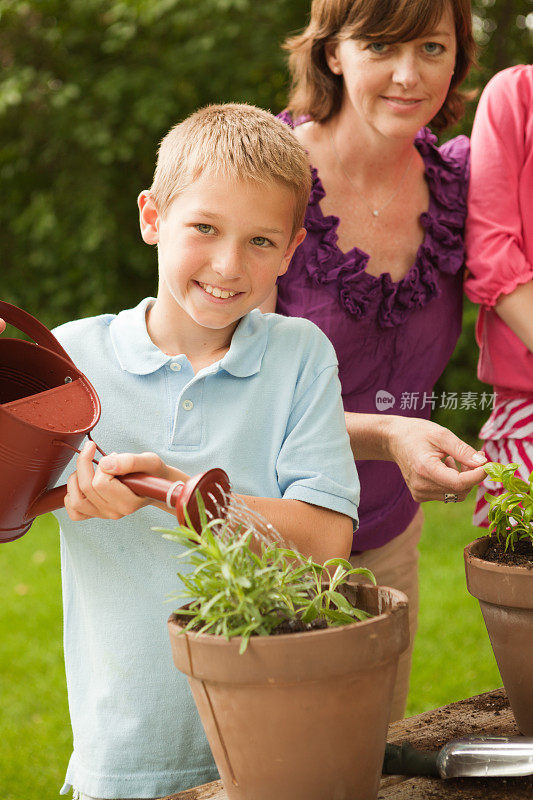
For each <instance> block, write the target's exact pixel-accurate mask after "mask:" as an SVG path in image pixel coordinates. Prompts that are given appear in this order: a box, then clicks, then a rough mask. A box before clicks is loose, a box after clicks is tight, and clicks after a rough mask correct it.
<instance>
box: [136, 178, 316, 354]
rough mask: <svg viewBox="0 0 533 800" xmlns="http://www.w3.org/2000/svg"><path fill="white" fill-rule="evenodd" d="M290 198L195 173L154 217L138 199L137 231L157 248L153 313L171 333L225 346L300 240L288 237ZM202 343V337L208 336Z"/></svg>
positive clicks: (147, 199)
mask: <svg viewBox="0 0 533 800" xmlns="http://www.w3.org/2000/svg"><path fill="white" fill-rule="evenodd" d="M294 203H295V199H294V194H293V193H292V192H291V191H290V190H289V189H288V188H286V187H285V186H283V185H282V184H281V183H275V182H273V183H270V184H267V185H264V184H259V183H254V182H252V181H243V180H238V179H231V178H225V177H223V176H214V175H212V174H209V173H206V172H204V173H202V174H201V175H200V177H199V178H198V179H197V180H195V181H194V182H193V183H192V184H191V185H190V186H188V187H187V188H186V189H184V190H183V191H182V192H180V194H178V196H177V197H176V198H175V199H174V200H173V201H172V203H171V204H170V206H169V208H168V210H167V212H166V213H165V215H164V216H163V217H161V216H160V215H159V214H158V212H157V208H156V206H155V204H154V201H153V199H152V198H151V196H150V193H149V192H142V193H141V195H140V196H139V208H140V212H141V232H142V236H143V239H144V241H145V242H147V243H148V244H157V245H158V260H159V291H158V297H157V303H156V306H155V307H154V310H153V312H152V314H153V313H156V314H158V315H160V319H163V317H164V318H165V319H166V320H167V324H170V325H172V326H173V327H174V329H175V330H176V331H177V330H181V331H186V332H189V333H194V332H195V331H196V332H203V333H207V331H217V332H218V333H217V337H218V340H220V334H222V338H224V336H225V335H226V334H227V338H228V344H229V340H230V339H231V335H232V333H233V331H234V330H235V327H236V325H237V323H238V321H239V320H240V319H241V317H243V316H244V315H245V314H247V313H248V312H249V311H251V310H252V309H253V308H256V307H257V306H258V305H260V303H262V302H263V301H264V300H265V299H266V298H267V297H268V295H269V294H270V293H271V291H272V289H273V288H274V285H275V282H276V278H277V277H278V275H282V274H283V273H284V272H285V271H286V270H287V267H288V265H289V262H290V260H291V258H292V254H293V253H294V250H295V249H296V247H297V246H298V244H299V243H300V242H301V241H302V240H303V238H304V237H305V230H304V229H303V228H302V229H300V230H299V231H297V232H296V234H295V235H294V236H293V235H292V234H293V222H294ZM207 335H208V336H209V334H207Z"/></svg>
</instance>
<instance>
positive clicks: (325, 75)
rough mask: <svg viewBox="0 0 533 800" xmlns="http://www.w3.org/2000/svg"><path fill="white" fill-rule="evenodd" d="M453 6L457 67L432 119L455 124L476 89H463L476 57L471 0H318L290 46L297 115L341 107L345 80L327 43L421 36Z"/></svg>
mask: <svg viewBox="0 0 533 800" xmlns="http://www.w3.org/2000/svg"><path fill="white" fill-rule="evenodd" d="M447 7H450V8H451V10H452V12H453V18H454V22H455V34H456V38H457V55H456V60H455V72H454V74H453V75H452V80H451V83H450V88H449V90H448V95H447V97H446V100H445V101H444V104H443V106H442V108H441V109H440V110H439V112H438V113H437V114H436V115H435V117H434V118H433V119H432V120H431V123H430V124H431V126H432V127H433V128H434V129H435V130H437V131H441V130H444V129H445V128H447V127H449V126H451V125H454V124H455V123H456V122H458V121H459V120H460V119H461V117H462V116H463V114H464V107H465V101H466V100H468V99H470V98H471V93H463V92H460V91H459V86H460V84H461V83H462V82H463V80H464V79H465V78H466V76H467V74H468V71H469V69H470V67H471V66H472V65H473V64H475V56H476V44H475V41H474V38H473V34H472V9H471V1H470V0H313V3H312V5H311V17H310V20H309V24H308V26H307V28H305V30H304V31H303V32H302V33H301V34H299V35H297V36H293V37H291V38H290V39H287V41H286V42H285V45H284V47H285V49H286V50H288V51H289V53H290V56H289V67H290V71H291V78H292V86H291V92H290V96H289V109H290V110H291V111H292V113H293V115H294V116H295V117H298V116H301V115H304V114H305V115H309V116H310V117H311V118H312V119H314V120H316V121H317V122H324V121H325V120H327V119H329V118H330V117H332V116H334V115H335V114H336V113H337V112H338V111H339V109H340V106H341V100H342V92H343V79H342V76H341V75H334V74H333V73H332V72H331V70H330V69H329V67H328V64H327V61H326V55H325V46H326V43H328V42H332V41H333V42H337V41H340V40H341V39H348V38H354V39H355V38H363V39H369V40H370V41H377V40H379V41H380V42H384V43H386V44H390V43H394V42H406V41H409V40H410V39H418V38H419V37H421V36H424V34H425V33H426V32H428V31H430V30H431V29H433V28H434V26H435V24H436V23H437V22H438V21H439V20H440V18H441V17H442V15H443V13H444V12H445V10H446V8H447Z"/></svg>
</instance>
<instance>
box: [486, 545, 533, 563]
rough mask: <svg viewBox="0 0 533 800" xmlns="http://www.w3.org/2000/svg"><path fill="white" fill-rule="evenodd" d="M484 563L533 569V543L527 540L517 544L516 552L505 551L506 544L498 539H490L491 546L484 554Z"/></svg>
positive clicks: (509, 549)
mask: <svg viewBox="0 0 533 800" xmlns="http://www.w3.org/2000/svg"><path fill="white" fill-rule="evenodd" d="M483 560H484V561H492V562H494V563H496V564H503V565H505V566H509V567H526V568H527V569H533V543H532V542H531V541H528V540H526V539H522V540H521V541H519V542H517V543H516V544H515V547H514V550H511V548H510V547H509V548H508V549H507V551H506V550H505V543H504V542H499V541H498V540H497V539H493V538H491V539H489V546H488V548H487V549H486V550H485V552H484V553H483Z"/></svg>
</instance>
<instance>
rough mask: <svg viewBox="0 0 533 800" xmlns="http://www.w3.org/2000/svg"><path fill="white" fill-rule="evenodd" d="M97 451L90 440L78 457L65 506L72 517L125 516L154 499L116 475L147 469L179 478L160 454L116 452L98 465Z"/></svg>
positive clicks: (151, 473) (69, 482) (169, 477)
mask: <svg viewBox="0 0 533 800" xmlns="http://www.w3.org/2000/svg"><path fill="white" fill-rule="evenodd" d="M95 452H96V445H95V444H94V442H87V443H86V444H85V447H84V448H83V450H82V451H81V453H80V455H79V456H78V459H77V462H76V472H74V473H73V474H72V475H71V476H70V478H69V479H68V481H67V494H66V497H65V508H66V510H67V513H68V515H69V517H70V518H71V519H72V520H75V521H79V520H85V519H92V518H94V517H97V518H99V519H122V517H125V516H127V515H128V514H133V512H134V511H138V509H139V508H144V507H145V506H147V505H150V504H151V503H153V502H154V501H151V500H149V499H147V498H145V497H139V496H138V495H136V494H135V493H134V492H132V491H131V489H128V487H127V486H125V485H124V484H123V483H121V482H120V481H118V480H115V476H116V475H126V474H127V473H128V472H147V473H148V474H150V475H155V476H157V477H161V478H167V479H175V478H173V474H172V475H171V474H170V468H169V467H167V465H166V464H165V463H164V462H163V461H162V460H161V459H160V458H159V456H158V455H156V453H139V454H133V453H119V454H117V453H112V454H110V455H109V456H105V457H104V458H102V459H101V460H100V462H99V464H98V466H97V467H96V466H95V465H94V464H93V463H92V460H93V458H94V454H95Z"/></svg>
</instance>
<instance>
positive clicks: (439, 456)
mask: <svg viewBox="0 0 533 800" xmlns="http://www.w3.org/2000/svg"><path fill="white" fill-rule="evenodd" d="M389 450H390V454H391V457H392V459H393V460H394V461H395V462H396V463H397V464H398V466H399V467H400V470H401V472H402V475H403V477H404V480H405V482H406V484H407V487H408V489H409V491H410V492H411V494H412V496H413V499H414V500H416V502H417V503H423V502H425V501H427V500H444V496H445V495H446V494H452V495H457V500H458V501H462V500H464V499H465V497H466V496H467V495H468V493H469V492H470V489H471V488H472V487H473V486H475V485H476V484H478V483H481V481H482V480H483V479H484V478H485V477H486V473H485V470H484V469H483V467H482V466H480V464H485V463H487V458H486V457H485V455H484V453H483V452H479V451H476V450H474V448H473V447H470V445H468V444H466V442H463V441H462V440H461V439H459V438H458V437H457V436H456V435H455V434H454V433H452V432H451V431H449V430H448V429H447V428H443V427H442V425H437V424H436V423H435V422H429V421H428V420H420V419H412V418H410V417H392V418H391V423H390V427H389ZM456 462H457V463H458V464H459V466H457V464H456ZM454 499H455V498H454Z"/></svg>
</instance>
